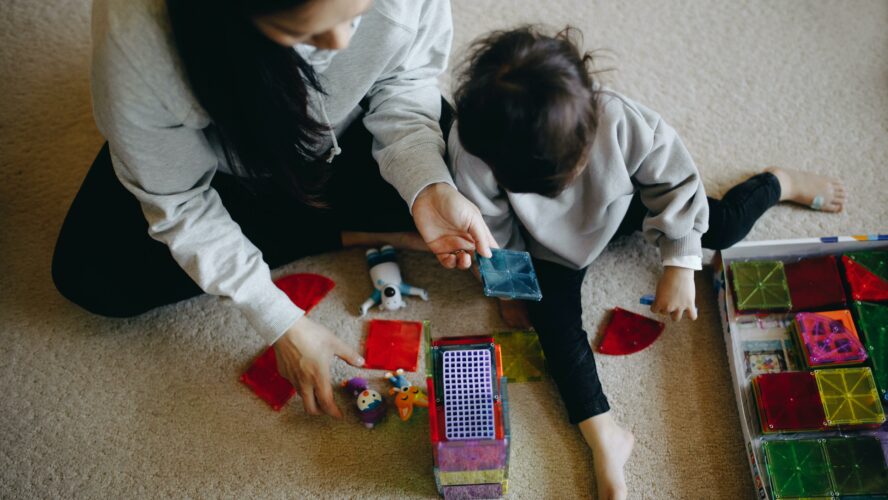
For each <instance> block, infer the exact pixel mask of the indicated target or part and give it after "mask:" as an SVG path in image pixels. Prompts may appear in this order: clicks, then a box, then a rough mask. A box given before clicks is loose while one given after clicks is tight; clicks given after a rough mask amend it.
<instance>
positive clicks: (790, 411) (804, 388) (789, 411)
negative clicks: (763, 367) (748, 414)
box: [753, 372, 827, 433]
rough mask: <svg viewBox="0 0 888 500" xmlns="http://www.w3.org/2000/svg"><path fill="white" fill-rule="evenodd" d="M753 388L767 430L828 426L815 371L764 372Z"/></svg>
mask: <svg viewBox="0 0 888 500" xmlns="http://www.w3.org/2000/svg"><path fill="white" fill-rule="evenodd" d="M753 389H754V391H755V395H756V405H757V406H758V409H759V417H760V419H761V423H762V431H763V432H764V433H774V432H796V431H806V430H821V429H826V426H827V422H826V415H825V414H824V413H823V404H822V403H821V401H820V391H819V390H818V388H817V380H816V379H815V378H814V374H813V373H811V372H782V373H766V374H762V375H759V376H757V377H755V378H754V379H753Z"/></svg>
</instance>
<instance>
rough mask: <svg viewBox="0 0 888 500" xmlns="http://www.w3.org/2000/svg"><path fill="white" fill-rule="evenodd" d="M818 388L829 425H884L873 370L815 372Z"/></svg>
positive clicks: (835, 369)
mask: <svg viewBox="0 0 888 500" xmlns="http://www.w3.org/2000/svg"><path fill="white" fill-rule="evenodd" d="M814 374H815V376H816V378H817V387H818V389H819V390H820V399H821V401H822V402H823V410H824V412H825V413H826V421H827V423H829V425H843V424H847V425H859V424H864V425H868V424H881V423H883V422H884V421H885V413H884V410H883V409H882V403H881V401H880V399H879V395H878V393H877V391H876V382H875V380H874V379H873V374H872V370H870V368H869V367H863V368H831V369H827V370H816V371H815V372H814Z"/></svg>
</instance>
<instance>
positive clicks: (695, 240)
mask: <svg viewBox="0 0 888 500" xmlns="http://www.w3.org/2000/svg"><path fill="white" fill-rule="evenodd" d="M702 237H703V235H702V234H700V233H699V232H698V231H696V230H693V231H691V234H689V235H687V236H685V237H684V238H680V239H677V240H667V239H665V238H661V239H660V258H661V259H662V260H663V261H664V262H665V261H667V260H669V259H677V258H679V257H687V256H690V255H693V256H697V257H700V258H701V259H702V258H703V245H702V244H701V243H700V239H701V238H702Z"/></svg>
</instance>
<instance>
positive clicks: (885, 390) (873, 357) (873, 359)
mask: <svg viewBox="0 0 888 500" xmlns="http://www.w3.org/2000/svg"><path fill="white" fill-rule="evenodd" d="M854 312H855V313H857V325H858V326H859V327H860V333H861V334H862V335H863V341H864V344H865V346H866V352H867V354H868V355H869V360H870V365H871V366H872V367H873V376H874V377H875V378H876V385H877V386H878V388H879V392H880V393H881V394H882V399H883V400H886V401H888V306H885V305H880V304H870V303H868V302H855V303H854Z"/></svg>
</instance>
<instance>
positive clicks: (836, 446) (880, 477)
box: [823, 437, 888, 495]
mask: <svg viewBox="0 0 888 500" xmlns="http://www.w3.org/2000/svg"><path fill="white" fill-rule="evenodd" d="M823 445H824V448H825V449H826V456H827V459H828V460H829V466H830V471H831V474H832V479H833V484H834V487H835V491H836V493H838V494H839V495H867V494H878V493H888V469H886V466H885V456H884V455H882V444H881V443H880V442H879V440H878V439H877V438H874V437H844V438H840V439H826V440H824V443H823Z"/></svg>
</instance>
